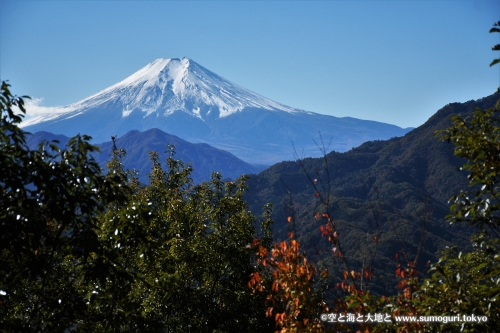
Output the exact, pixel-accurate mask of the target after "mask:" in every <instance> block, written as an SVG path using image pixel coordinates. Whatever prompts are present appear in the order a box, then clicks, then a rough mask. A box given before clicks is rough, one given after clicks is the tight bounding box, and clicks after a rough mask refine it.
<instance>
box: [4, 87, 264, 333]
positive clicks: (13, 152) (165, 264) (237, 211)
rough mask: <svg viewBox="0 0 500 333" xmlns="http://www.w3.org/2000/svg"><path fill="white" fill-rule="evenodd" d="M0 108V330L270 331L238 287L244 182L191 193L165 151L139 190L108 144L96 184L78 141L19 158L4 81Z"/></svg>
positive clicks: (254, 301)
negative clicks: (163, 160)
mask: <svg viewBox="0 0 500 333" xmlns="http://www.w3.org/2000/svg"><path fill="white" fill-rule="evenodd" d="M0 103H1V104H0V109H1V116H2V118H1V123H0V130H1V131H0V221H1V222H0V327H1V328H2V331H5V332H66V331H70V330H72V331H73V330H74V331H85V332H87V331H90V332H96V331H98V332H132V331H133V332H137V331H148V332H236V331H237V332H266V331H268V330H269V329H271V330H272V322H271V321H270V320H269V319H267V318H266V317H265V306H264V299H263V298H262V297H263V296H262V295H256V294H254V293H252V292H251V290H250V289H249V288H248V286H247V283H248V279H249V277H250V275H251V274H252V273H253V272H254V271H255V268H254V267H253V266H252V265H251V257H252V256H253V254H252V241H253V239H254V238H255V237H256V236H257V232H256V228H255V223H256V222H257V221H256V219H255V217H254V216H253V215H252V214H251V213H250V212H249V211H248V207H247V205H246V203H245V202H244V201H243V193H244V191H245V189H246V186H245V178H241V179H239V180H237V181H236V182H222V181H221V176H220V174H214V176H213V178H212V181H211V182H209V183H203V184H200V185H197V186H195V185H194V184H193V183H192V180H191V179H190V172H191V168H189V167H186V166H184V164H183V163H182V162H180V161H177V160H175V159H174V151H173V150H172V151H171V156H170V158H169V159H168V160H167V168H166V170H163V168H162V166H161V164H160V163H159V161H158V157H157V154H155V153H152V155H151V158H152V161H153V167H152V171H151V175H150V181H151V184H150V185H148V186H144V185H141V184H139V183H138V182H137V180H136V178H134V174H132V173H130V172H128V171H127V170H125V169H124V168H123V165H122V163H121V158H122V157H123V155H124V153H125V152H123V151H121V150H120V149H118V148H117V147H114V149H113V152H112V158H111V161H110V163H109V164H108V169H109V171H108V174H107V175H104V174H103V173H102V172H101V169H100V167H99V165H98V164H97V163H96V162H95V161H94V160H93V158H92V157H91V155H90V153H92V152H93V151H96V150H97V147H95V146H92V145H91V144H90V143H89V139H90V138H89V137H87V136H76V137H74V138H72V139H71V140H70V141H69V143H68V145H67V146H66V147H65V148H63V149H59V148H58V147H57V146H56V145H55V143H50V144H48V143H45V142H44V143H42V144H40V147H39V149H38V150H35V151H33V150H30V149H29V148H28V147H27V146H26V135H27V133H25V132H23V131H22V130H21V129H20V128H19V126H18V125H19V123H20V122H21V120H22V114H20V115H19V114H16V112H17V109H18V110H20V112H21V113H24V112H25V110H24V101H23V98H17V97H15V96H13V95H12V94H11V93H10V90H9V85H8V84H7V83H5V82H4V83H3V84H2V87H1V96H0ZM16 108H17V109H16ZM271 223H272V221H270V220H269V219H265V220H264V230H265V233H266V234H268V237H269V234H270V229H269V227H270V224H271Z"/></svg>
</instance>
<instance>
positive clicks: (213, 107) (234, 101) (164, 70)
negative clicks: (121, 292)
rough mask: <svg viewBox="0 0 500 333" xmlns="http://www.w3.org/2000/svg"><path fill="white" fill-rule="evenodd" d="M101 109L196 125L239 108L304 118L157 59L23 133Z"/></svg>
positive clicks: (190, 65) (196, 69)
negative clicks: (179, 115) (182, 116)
mask: <svg viewBox="0 0 500 333" xmlns="http://www.w3.org/2000/svg"><path fill="white" fill-rule="evenodd" d="M106 105H112V106H113V109H116V108H117V107H118V108H121V109H122V111H121V113H122V117H128V116H129V115H130V114H131V113H132V112H137V111H140V112H142V113H143V117H147V116H149V115H151V114H153V113H157V115H158V116H160V115H163V116H168V115H170V114H173V113H174V112H176V111H183V112H186V113H188V114H190V115H192V116H194V117H197V118H200V119H201V120H205V119H206V117H207V116H210V117H214V116H215V117H218V118H223V117H227V116H229V115H231V114H233V113H235V112H239V111H242V110H243V109H244V108H259V109H267V110H271V111H277V110H281V111H285V112H291V113H295V112H303V111H302V110H299V109H295V108H292V107H288V106H285V105H283V104H280V103H277V102H274V101H272V100H270V99H268V98H265V97H263V96H261V95H259V94H256V93H254V92H252V91H250V90H248V89H245V88H243V87H240V86H238V85H236V84H234V83H232V82H230V81H228V80H226V79H224V78H222V77H221V76H219V75H217V74H215V73H213V72H211V71H209V70H208V69H206V68H204V67H202V66H200V65H199V64H197V63H196V62H194V61H193V60H191V59H189V58H180V59H179V58H158V59H156V60H154V61H153V62H151V63H149V64H147V65H146V66H144V67H143V68H141V69H140V70H138V71H137V72H135V73H134V74H132V75H130V76H129V77H127V78H126V79H124V80H122V81H120V82H118V83H117V84H114V85H112V86H110V87H108V88H106V89H104V90H102V91H100V92H98V93H96V94H94V95H92V96H89V97H87V98H85V99H83V100H81V101H79V102H76V103H74V104H70V105H67V106H63V107H59V108H56V109H57V111H58V113H54V114H46V115H42V116H38V117H34V118H31V119H28V120H27V121H25V122H24V123H23V127H24V126H30V125H34V124H37V123H41V122H45V121H49V120H50V121H54V120H58V119H60V120H62V119H64V118H67V117H73V116H76V115H78V114H81V113H82V112H85V110H89V109H92V108H95V107H99V106H106ZM213 113H215V114H213Z"/></svg>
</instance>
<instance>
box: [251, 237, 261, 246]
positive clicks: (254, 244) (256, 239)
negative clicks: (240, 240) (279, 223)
mask: <svg viewBox="0 0 500 333" xmlns="http://www.w3.org/2000/svg"><path fill="white" fill-rule="evenodd" d="M258 244H259V239H258V238H254V239H253V241H252V245H253V246H257V245H258Z"/></svg>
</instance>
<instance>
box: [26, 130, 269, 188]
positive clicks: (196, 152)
mask: <svg viewBox="0 0 500 333" xmlns="http://www.w3.org/2000/svg"><path fill="white" fill-rule="evenodd" d="M42 140H46V141H52V140H58V141H59V147H63V146H64V145H65V144H66V143H67V142H68V141H69V137H67V136H64V135H55V134H53V133H50V132H44V131H40V132H36V133H33V134H30V135H29V136H27V144H28V146H29V147H30V148H31V149H36V148H37V147H38V144H39V143H40V142H41V141H42ZM167 144H173V145H174V146H175V152H176V154H175V155H174V158H176V159H180V160H182V161H183V162H185V164H186V165H188V164H191V166H192V167H193V172H192V174H191V177H192V178H193V181H194V182H195V183H201V182H202V181H209V180H210V177H211V174H212V172H220V173H221V174H222V176H223V177H224V179H228V178H229V179H236V178H237V177H239V176H240V175H242V174H250V173H258V172H260V171H262V170H263V169H264V168H265V167H267V166H263V165H260V166H254V165H250V164H248V163H246V162H244V161H242V160H240V159H239V158H237V157H236V156H234V155H232V154H231V153H229V152H226V151H223V150H220V149H218V148H215V147H212V146H210V145H208V144H205V143H196V144H193V143H190V142H187V141H185V140H182V139H181V138H179V137H177V136H175V135H170V134H168V133H165V132H163V131H161V130H159V129H156V128H153V129H150V130H147V131H144V132H140V131H138V130H133V131H130V132H127V133H126V134H125V135H123V136H120V137H118V138H117V139H116V145H117V147H118V148H123V149H124V150H125V152H126V155H125V157H124V158H123V165H124V167H125V168H126V169H129V170H136V171H138V173H139V180H140V181H141V182H143V183H148V182H149V180H148V178H147V175H148V174H149V173H150V171H151V167H152V162H151V161H150V160H149V152H150V151H156V152H158V155H159V161H160V163H162V164H163V165H164V164H165V160H166V158H167V157H168V156H169V155H168V154H167V153H166V150H167ZM97 146H98V147H99V148H100V150H101V152H100V153H94V154H93V157H94V158H95V159H96V161H97V162H98V163H99V164H100V165H101V168H103V169H105V165H106V163H107V161H108V160H109V159H110V152H111V150H112V148H113V143H112V142H111V141H106V142H103V143H100V144H97Z"/></svg>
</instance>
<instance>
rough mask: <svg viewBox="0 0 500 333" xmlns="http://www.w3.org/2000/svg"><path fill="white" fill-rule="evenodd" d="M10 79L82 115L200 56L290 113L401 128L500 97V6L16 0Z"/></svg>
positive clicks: (5, 8) (1, 68) (6, 8)
mask: <svg viewBox="0 0 500 333" xmlns="http://www.w3.org/2000/svg"><path fill="white" fill-rule="evenodd" d="M0 6H1V7H0V78H1V79H2V80H5V79H8V80H9V81H10V83H11V85H12V90H13V92H14V93H16V94H18V95H23V94H27V95H30V96H32V97H35V98H37V99H43V100H42V101H41V105H43V106H60V105H65V104H70V103H73V102H76V101H78V100H80V99H83V98H85V97H87V96H89V95H91V94H94V93H96V92H98V91H99V90H102V89H104V88H106V87H108V86H110V85H112V84H114V83H117V82H118V81H120V80H122V79H124V78H125V77H127V76H129V75H130V74H132V73H133V72H135V71H137V70H138V69H140V68H141V67H143V66H145V65H146V64H147V63H149V62H151V61H153V60H154V59H156V58H160V57H165V58H170V57H183V56H186V57H189V58H191V59H193V60H194V61H196V62H197V63H199V64H200V65H202V66H204V67H206V68H208V69H209V70H211V71H213V72H215V73H217V74H219V75H221V76H223V77H224V78H226V79H228V80H230V81H232V82H234V83H236V84H238V85H240V86H243V87H245V88H248V89H250V90H253V91H255V92H257V93H259V94H261V95H263V96H265V97H268V98H270V99H272V100H275V101H277V102H280V103H283V104H286V105H289V106H292V107H296V108H302V109H305V110H308V111H314V112H317V113H322V114H330V115H334V116H338V117H344V116H351V117H355V118H361V119H370V120H377V121H381V122H386V123H391V124H396V125H398V126H401V127H416V126H419V125H421V124H423V123H424V122H425V121H426V120H427V119H428V118H429V117H430V116H432V115H433V114H434V113H435V112H436V111H437V110H438V109H439V108H441V107H443V106H444V105H446V104H448V103H451V102H464V101H468V100H471V99H478V98H481V97H485V96H487V95H489V94H491V93H493V92H494V91H495V90H496V88H497V87H498V86H499V85H500V66H498V65H497V66H495V67H492V68H490V67H489V63H490V62H491V61H492V60H493V59H494V58H495V57H498V56H500V54H498V52H493V51H491V47H492V46H493V45H494V44H496V43H500V34H498V33H496V34H490V33H488V31H489V29H490V28H491V27H492V24H493V23H494V22H496V21H499V20H500V0H463V1H460V0H448V1H439V0H437V1H430V0H428V1H425V0H406V1H405V0H400V1H396V0H392V1H381V0H380V1H379V0H371V1H361V0H357V1H335V0H332V1H182V2H180V1H6V0H0Z"/></svg>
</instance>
